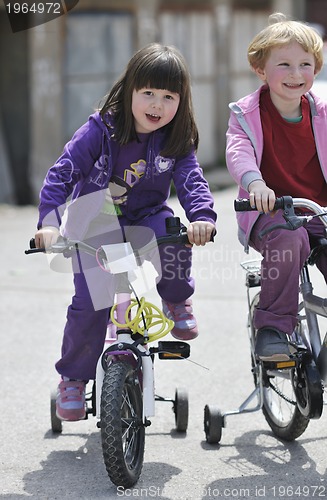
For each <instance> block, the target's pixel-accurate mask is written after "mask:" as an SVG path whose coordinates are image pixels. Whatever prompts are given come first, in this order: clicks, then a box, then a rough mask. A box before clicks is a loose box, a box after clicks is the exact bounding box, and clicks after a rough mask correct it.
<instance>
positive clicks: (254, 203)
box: [248, 180, 276, 214]
mask: <svg viewBox="0 0 327 500" xmlns="http://www.w3.org/2000/svg"><path fill="white" fill-rule="evenodd" d="M248 191H249V194H250V197H249V199H250V204H251V207H252V208H256V209H257V210H258V212H263V213H265V214H267V213H269V212H272V211H273V209H274V205H275V200H276V195H275V193H274V191H273V190H272V189H270V188H269V187H268V186H266V184H265V182H263V181H261V180H257V181H253V182H251V183H250V184H249V187H248Z"/></svg>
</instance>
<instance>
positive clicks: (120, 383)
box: [100, 361, 145, 488]
mask: <svg viewBox="0 0 327 500" xmlns="http://www.w3.org/2000/svg"><path fill="white" fill-rule="evenodd" d="M142 407H143V404H142V391H141V387H140V383H139V380H138V377H137V373H135V371H134V368H133V367H132V366H131V365H130V364H129V363H126V362H122V361H117V362H114V363H112V364H110V365H109V366H108V369H107V371H106V373H105V376H104V381H103V386H102V393H101V412H100V419H101V440H102V452H103V458H104V463H105V466H106V470H107V472H108V475H109V477H110V479H111V481H112V482H113V483H114V484H115V485H116V486H123V487H124V488H130V487H131V486H133V485H134V484H135V483H136V482H137V480H138V478H139V477H140V474H141V470H142V467H143V457H144V441H145V429H144V425H143V421H142Z"/></svg>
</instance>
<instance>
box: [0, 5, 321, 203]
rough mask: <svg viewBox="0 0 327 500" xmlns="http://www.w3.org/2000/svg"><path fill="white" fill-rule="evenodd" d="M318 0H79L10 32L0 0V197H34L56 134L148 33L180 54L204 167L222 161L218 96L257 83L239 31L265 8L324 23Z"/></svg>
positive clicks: (222, 103) (61, 137)
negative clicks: (40, 21)
mask: <svg viewBox="0 0 327 500" xmlns="http://www.w3.org/2000/svg"><path fill="white" fill-rule="evenodd" d="M75 3H76V2H75ZM325 3H326V0H80V1H79V2H78V4H77V6H76V7H75V8H74V9H72V10H71V11H70V12H69V13H67V14H65V15H63V16H61V17H58V18H57V19H54V20H52V21H49V22H46V23H45V24H41V25H39V26H37V27H34V28H31V29H27V30H23V31H20V32H16V33H13V32H12V31H11V26H10V24H9V21H8V18H7V14H6V11H5V9H4V5H3V4H1V5H0V62H1V73H0V203H12V204H18V205H24V204H29V203H37V196H38V192H39V190H40V187H41V185H42V181H43V179H44V177H45V174H46V172H47V170H48V168H49V167H50V166H51V165H52V164H53V162H54V161H55V160H56V158H57V157H58V156H59V154H60V153H61V151H62V148H63V146H64V144H65V143H66V142H67V141H68V140H69V139H70V137H71V136H72V134H73V133H74V131H75V130H76V129H77V128H78V127H79V126H80V125H81V124H83V123H84V122H85V121H86V120H87V117H88V116H89V115H90V114H91V113H92V112H93V111H94V109H95V108H97V107H98V105H99V103H100V100H101V98H102V97H103V96H104V95H105V94H106V93H107V92H108V90H109V89H110V87H111V85H112V84H113V82H114V81H115V80H116V78H117V77H118V76H119V75H120V73H121V72H122V70H123V69H124V67H125V65H126V63H127V62H128V60H129V59H130V57H131V56H132V54H133V53H134V52H135V51H136V50H137V49H139V48H140V47H142V46H144V45H145V44H147V43H150V42H153V41H157V42H161V43H164V44H168V45H175V46H176V47H177V48H179V49H180V51H181V52H182V53H183V55H184V56H185V58H186V60H187V62H188V65H189V68H190V71H191V76H192V87H193V99H194V106H195V112H196V117H197V122H198V126H199V130H200V148H199V152H198V157H199V160H200V162H201V164H202V166H203V168H204V170H206V169H208V170H209V169H213V168H217V167H220V168H223V165H224V147H225V132H226V127H227V120H228V115H229V112H228V103H229V102H230V101H232V100H235V99H237V98H239V97H241V96H242V95H245V94H246V93H248V92H251V91H252V90H254V89H255V88H257V86H258V84H259V82H258V81H257V79H256V78H255V76H254V75H253V74H252V73H251V71H250V70H249V67H248V63H247V59H246V50H247V46H248V43H249V41H250V40H251V38H252V37H253V36H254V35H255V33H256V32H257V31H258V30H260V29H261V28H263V27H264V26H266V24H267V17H268V15H269V14H270V13H272V12H275V11H280V12H284V13H285V14H287V15H290V16H291V17H293V18H295V19H300V20H304V21H307V22H311V23H319V24H320V25H321V26H322V28H323V29H325V30H326V32H327V9H326V7H325ZM66 4H67V2H66ZM217 175H219V173H218V168H217Z"/></svg>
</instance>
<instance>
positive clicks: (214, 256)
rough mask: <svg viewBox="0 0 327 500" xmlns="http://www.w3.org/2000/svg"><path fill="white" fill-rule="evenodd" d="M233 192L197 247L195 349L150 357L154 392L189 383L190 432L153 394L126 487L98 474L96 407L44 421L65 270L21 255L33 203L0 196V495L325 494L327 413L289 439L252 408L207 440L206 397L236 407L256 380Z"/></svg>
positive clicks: (222, 196)
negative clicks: (79, 416)
mask: <svg viewBox="0 0 327 500" xmlns="http://www.w3.org/2000/svg"><path fill="white" fill-rule="evenodd" d="M235 194H236V191H235V189H233V188H230V189H227V190H225V191H221V192H217V193H216V195H215V197H216V206H217V209H218V211H219V225H218V237H217V238H216V240H215V243H213V244H210V245H207V246H206V247H205V248H199V249H196V250H195V257H194V275H195V277H196V279H197V289H196V294H195V296H194V309H195V312H196V316H197V319H198V323H199V325H200V336H199V337H198V339H196V340H195V341H193V342H192V346H191V352H192V355H191V358H190V360H185V361H176V362H175V361H158V362H156V364H155V373H156V387H157V392H158V393H159V394H160V395H162V396H166V397H173V396H174V392H175V388H176V387H186V388H187V389H188V392H189V401H190V419H189V429H188V432H187V434H186V435H182V436H181V435H178V434H176V432H175V431H174V415H173V412H172V410H171V405H170V404H169V403H157V406H156V412H157V414H156V416H155V417H154V418H153V419H152V425H151V426H150V427H149V428H147V432H146V452H145V462H144V467H143V472H142V475H141V478H140V481H139V482H138V484H137V485H136V487H135V488H133V489H130V490H126V491H125V492H123V491H122V490H121V489H117V488H116V487H114V486H113V485H112V484H111V483H110V481H109V479H108V477H107V475H106V472H105V468H104V465H103V461H102V452H101V445H100V436H99V431H98V429H97V428H96V421H95V419H94V418H93V417H91V418H89V419H88V420H86V421H83V422H77V423H65V424H64V428H63V433H62V434H61V435H57V436H54V435H52V433H51V430H50V415H49V395H50V391H51V389H53V388H55V387H56V385H57V382H58V375H57V374H56V372H55V370H54V363H55V361H56V360H57V359H58V356H59V350H60V344H61V336H62V329H63V326H64V323H65V314H66V308H67V306H68V304H69V302H70V297H71V293H72V285H71V277H70V275H69V274H59V273H56V272H53V271H51V270H50V269H49V266H48V263H47V260H46V257H45V256H41V255H32V256H28V257H27V256H25V255H24V249H25V248H26V247H27V244H28V241H29V238H30V236H31V235H32V234H33V233H34V227H35V222H36V218H37V213H36V209H35V208H34V207H27V208H15V207H6V206H2V207H0V228H1V235H2V245H1V256H2V266H1V270H0V273H1V280H0V289H1V300H0V308H1V350H0V370H1V380H2V391H1V393H2V397H1V406H0V408H1V419H0V446H1V451H0V497H1V498H6V499H23V498H27V497H32V498H35V499H40V500H45V499H50V500H55V499H58V500H59V499H63V498H69V499H72V500H75V499H92V500H93V499H99V500H100V499H111V498H119V497H122V498H126V497H127V498H130V497H132V498H135V497H136V498H162V499H170V500H178V499H183V500H187V499H192V500H198V499H199V500H200V499H201V500H204V499H212V498H237V499H243V498H257V497H261V498H266V499H270V498H271V499H273V498H284V497H285V498H297V499H298V498H315V497H319V498H324V497H327V484H326V483H327V481H326V466H327V457H326V441H327V425H326V423H327V422H326V413H325V414H323V416H322V417H321V418H320V419H319V420H315V421H312V422H310V425H309V427H308V429H307V430H306V431H305V433H304V434H303V436H301V437H300V438H299V439H297V441H295V442H293V443H284V442H282V441H280V440H279V439H276V438H275V437H274V436H273V434H272V433H271V431H270V429H269V427H268V425H267V423H266V421H265V419H264V417H263V415H262V414H261V412H260V411H258V412H255V413H251V414H245V415H237V416H231V417H229V418H228V419H227V426H226V428H225V429H224V430H223V435H222V439H221V443H220V444H219V445H214V446H210V445H208V444H207V443H206V441H205V435H204V430H203V410H204V406H205V404H207V403H209V404H216V405H218V406H219V407H220V408H221V409H222V410H223V411H225V410H229V409H235V408H237V407H238V406H239V405H240V404H241V403H242V402H243V400H244V399H245V398H246V397H247V395H248V394H249V393H250V392H251V390H252V388H253V387H252V374H251V372H250V353H249V346H248V340H247V332H246V298H245V286H244V275H243V271H242V270H241V268H240V266H239V263H240V261H241V260H244V259H245V257H246V256H245V255H244V254H243V251H242V249H241V247H240V246H239V243H238V242H237V238H236V223H235V218H234V213H233V209H232V201H233V198H234V196H235ZM179 213H180V214H181V212H180V210H179ZM181 215H182V214H181ZM317 279H318V278H317ZM319 286H322V285H321V284H320V285H319ZM154 297H155V295H154Z"/></svg>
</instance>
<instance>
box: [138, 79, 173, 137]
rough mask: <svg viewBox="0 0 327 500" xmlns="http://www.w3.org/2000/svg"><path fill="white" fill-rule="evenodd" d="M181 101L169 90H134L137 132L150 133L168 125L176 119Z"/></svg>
mask: <svg viewBox="0 0 327 500" xmlns="http://www.w3.org/2000/svg"><path fill="white" fill-rule="evenodd" d="M179 101H180V97H179V94H175V93H174V92H169V91H168V90H161V89H151V88H143V89H140V90H135V89H134V91H133V95H132V113H133V116H134V120H135V130H136V132H139V133H149V132H153V131H154V130H157V129H159V128H161V127H164V126H165V125H167V124H168V123H169V122H171V120H172V119H173V118H174V116H175V114H176V112H177V109H178V106H179Z"/></svg>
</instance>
